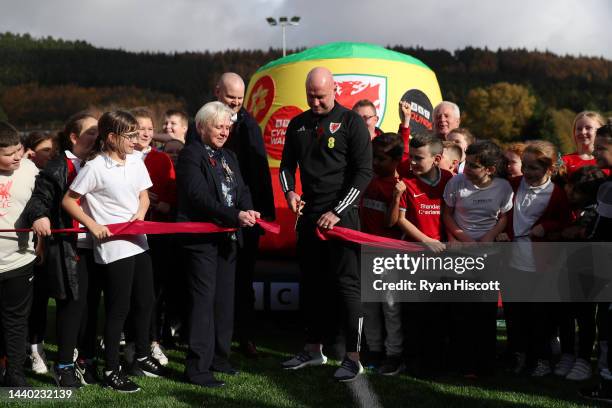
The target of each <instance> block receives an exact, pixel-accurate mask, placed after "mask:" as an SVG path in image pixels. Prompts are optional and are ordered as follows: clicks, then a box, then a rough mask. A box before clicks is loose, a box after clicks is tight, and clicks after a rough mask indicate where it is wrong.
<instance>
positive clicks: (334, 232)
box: [317, 227, 425, 252]
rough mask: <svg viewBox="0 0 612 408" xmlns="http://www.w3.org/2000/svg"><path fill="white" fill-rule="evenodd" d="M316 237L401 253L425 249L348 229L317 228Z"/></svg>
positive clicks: (411, 243)
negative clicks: (399, 251)
mask: <svg viewBox="0 0 612 408" xmlns="http://www.w3.org/2000/svg"><path fill="white" fill-rule="evenodd" d="M317 236H318V237H319V239H322V240H324V241H327V240H330V239H335V240H341V241H348V242H354V243H356V244H362V245H369V246H373V247H377V248H386V249H398V250H402V251H411V252H412V251H423V250H424V249H425V248H424V247H423V246H422V245H419V244H417V243H414V242H408V241H402V240H399V239H393V238H385V237H380V236H378V235H372V234H367V233H365V232H361V231H356V230H353V229H350V228H344V227H334V228H332V229H329V230H328V229H321V228H317Z"/></svg>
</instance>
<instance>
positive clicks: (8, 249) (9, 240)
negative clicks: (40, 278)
mask: <svg viewBox="0 0 612 408" xmlns="http://www.w3.org/2000/svg"><path fill="white" fill-rule="evenodd" d="M37 174H38V168H37V167H36V166H35V165H34V163H32V162H31V161H30V160H28V159H22V160H21V163H20V165H19V168H18V169H17V170H15V171H13V172H10V173H9V172H3V171H0V229H16V228H29V227H30V226H29V225H25V224H24V223H22V222H21V220H20V216H21V213H22V212H23V209H24V208H25V206H26V204H27V202H28V201H29V200H30V197H31V196H32V191H33V190H34V183H35V181H36V175H37ZM35 258H36V255H34V244H33V243H32V233H30V232H0V274H1V273H2V272H10V271H13V270H15V269H18V268H21V267H22V266H25V265H27V264H29V263H30V262H32V261H34V259H35Z"/></svg>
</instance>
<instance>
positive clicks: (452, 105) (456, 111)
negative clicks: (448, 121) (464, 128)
mask: <svg viewBox="0 0 612 408" xmlns="http://www.w3.org/2000/svg"><path fill="white" fill-rule="evenodd" d="M443 106H449V107H450V108H451V109H452V110H453V113H454V114H455V115H456V116H457V118H460V117H461V111H460V110H459V106H458V105H457V104H456V103H454V102H450V101H442V102H440V103H439V104H437V105H436V107H435V108H434V112H433V113H434V117H435V115H436V113H437V112H438V109H440V108H441V107H443Z"/></svg>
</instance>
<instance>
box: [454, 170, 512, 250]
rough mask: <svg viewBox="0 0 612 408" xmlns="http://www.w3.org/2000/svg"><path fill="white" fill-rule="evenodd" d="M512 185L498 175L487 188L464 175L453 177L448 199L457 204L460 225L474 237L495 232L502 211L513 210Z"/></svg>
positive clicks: (455, 218) (455, 213)
mask: <svg viewBox="0 0 612 408" xmlns="http://www.w3.org/2000/svg"><path fill="white" fill-rule="evenodd" d="M512 196H513V192H512V187H511V186H510V183H508V180H506V179H503V178H499V177H494V178H493V181H492V182H491V184H489V185H488V186H487V187H484V188H479V187H476V186H475V185H474V184H472V182H471V181H470V180H468V179H467V177H465V175H464V174H458V175H456V176H454V177H453V178H451V179H450V180H449V181H448V183H447V184H446V188H445V189H444V201H445V202H446V205H448V206H449V207H454V208H455V211H454V214H453V218H454V220H455V222H456V223H457V226H458V227H459V228H461V229H462V230H463V231H464V232H465V233H466V234H467V235H468V236H470V237H471V238H472V239H476V240H477V239H480V238H481V237H482V236H483V235H484V234H486V233H487V232H489V231H491V229H493V227H494V226H495V224H497V218H498V216H499V214H500V213H502V214H503V213H506V212H508V211H510V209H512Z"/></svg>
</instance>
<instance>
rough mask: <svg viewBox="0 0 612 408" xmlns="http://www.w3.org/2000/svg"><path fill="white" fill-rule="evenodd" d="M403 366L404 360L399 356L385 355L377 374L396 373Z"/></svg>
mask: <svg viewBox="0 0 612 408" xmlns="http://www.w3.org/2000/svg"><path fill="white" fill-rule="evenodd" d="M403 368H404V362H403V361H402V357H401V356H387V357H386V358H385V359H384V360H383V362H382V364H381V365H380V367H379V368H378V374H381V375H397V374H399V373H400V371H402V369H403Z"/></svg>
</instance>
